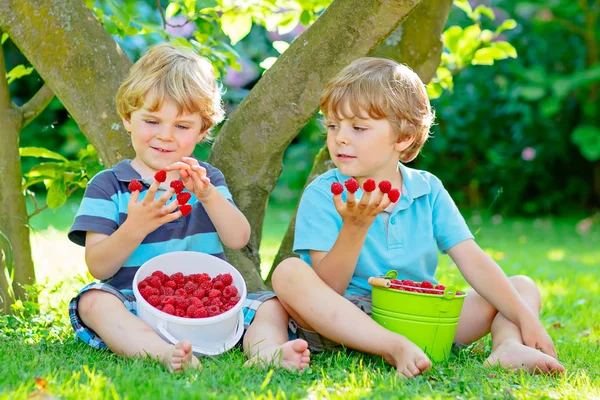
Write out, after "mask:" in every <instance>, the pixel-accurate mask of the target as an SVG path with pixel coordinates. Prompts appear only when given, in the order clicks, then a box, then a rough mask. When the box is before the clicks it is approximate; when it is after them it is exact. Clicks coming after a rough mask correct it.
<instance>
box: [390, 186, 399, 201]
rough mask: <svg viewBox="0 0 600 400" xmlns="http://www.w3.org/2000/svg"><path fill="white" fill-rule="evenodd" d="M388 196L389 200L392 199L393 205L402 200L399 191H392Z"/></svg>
mask: <svg viewBox="0 0 600 400" xmlns="http://www.w3.org/2000/svg"><path fill="white" fill-rule="evenodd" d="M387 195H388V199H390V201H391V202H392V203H395V202H397V201H398V199H399V198H400V191H399V190H398V189H392V190H390V191H389V192H388V194H387Z"/></svg>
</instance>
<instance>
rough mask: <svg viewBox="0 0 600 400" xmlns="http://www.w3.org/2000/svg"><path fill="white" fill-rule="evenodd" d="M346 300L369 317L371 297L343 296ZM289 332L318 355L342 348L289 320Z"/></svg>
mask: <svg viewBox="0 0 600 400" xmlns="http://www.w3.org/2000/svg"><path fill="white" fill-rule="evenodd" d="M344 297H345V298H346V299H347V300H349V301H350V302H351V303H352V304H354V305H355V306H356V307H358V308H359V309H360V310H361V311H363V312H364V313H366V314H367V315H369V316H371V313H372V308H371V296H370V295H369V296H361V295H345V296H344ZM289 328H290V330H291V331H292V332H294V333H296V336H297V337H298V338H299V339H304V340H306V341H307V342H308V348H309V349H310V351H311V352H313V353H319V352H322V351H330V350H341V349H342V348H343V346H342V345H341V344H339V343H336V342H334V341H332V340H329V339H327V338H326V337H325V336H323V335H321V334H320V333H318V332H316V331H312V330H310V329H306V328H303V327H301V326H300V325H298V324H297V323H296V321H294V320H293V319H291V318H290V326H289Z"/></svg>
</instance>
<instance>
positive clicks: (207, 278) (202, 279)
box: [198, 273, 210, 283]
mask: <svg viewBox="0 0 600 400" xmlns="http://www.w3.org/2000/svg"><path fill="white" fill-rule="evenodd" d="M198 280H199V281H200V283H202V282H210V275H208V274H207V273H203V274H200V277H199V278H198Z"/></svg>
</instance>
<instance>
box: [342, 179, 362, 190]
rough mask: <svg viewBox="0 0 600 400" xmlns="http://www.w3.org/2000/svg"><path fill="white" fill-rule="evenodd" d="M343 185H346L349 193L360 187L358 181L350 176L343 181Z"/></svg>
mask: <svg viewBox="0 0 600 400" xmlns="http://www.w3.org/2000/svg"><path fill="white" fill-rule="evenodd" d="M344 186H346V189H348V191H349V192H350V193H354V192H356V191H357V190H358V188H359V187H360V186H359V185H358V181H357V180H356V179H354V178H350V179H348V180H347V181H346V182H344Z"/></svg>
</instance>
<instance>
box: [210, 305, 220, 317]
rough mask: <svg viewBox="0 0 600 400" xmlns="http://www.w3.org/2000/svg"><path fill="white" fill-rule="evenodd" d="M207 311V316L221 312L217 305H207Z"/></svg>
mask: <svg viewBox="0 0 600 400" xmlns="http://www.w3.org/2000/svg"><path fill="white" fill-rule="evenodd" d="M207 311H208V316H209V317H214V316H215V315H219V314H221V310H220V309H219V306H208V308H207Z"/></svg>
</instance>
